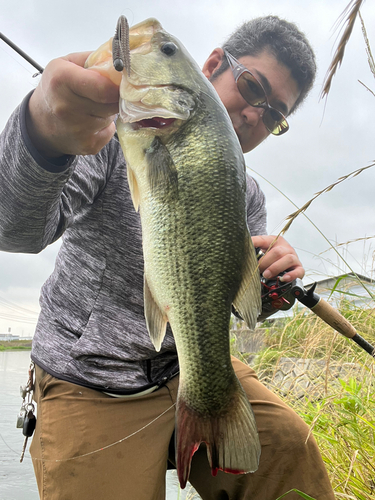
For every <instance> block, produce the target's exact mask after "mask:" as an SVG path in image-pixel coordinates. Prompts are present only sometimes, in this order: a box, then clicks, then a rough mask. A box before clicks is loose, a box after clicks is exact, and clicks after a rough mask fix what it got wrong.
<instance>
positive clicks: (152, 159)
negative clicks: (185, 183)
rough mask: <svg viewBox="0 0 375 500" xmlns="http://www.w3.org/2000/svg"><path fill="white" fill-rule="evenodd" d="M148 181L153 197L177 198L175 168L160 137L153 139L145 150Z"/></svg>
mask: <svg viewBox="0 0 375 500" xmlns="http://www.w3.org/2000/svg"><path fill="white" fill-rule="evenodd" d="M146 160H147V166H148V180H149V184H150V187H151V191H152V193H153V195H154V196H165V195H167V196H168V197H170V198H174V199H176V198H177V195H178V177H177V170H176V166H175V164H174V162H173V159H172V157H171V155H170V153H169V151H168V149H167V147H166V146H164V144H163V143H162V141H161V139H160V137H157V136H156V137H155V138H154V140H153V141H152V143H151V145H150V147H149V148H147V149H146Z"/></svg>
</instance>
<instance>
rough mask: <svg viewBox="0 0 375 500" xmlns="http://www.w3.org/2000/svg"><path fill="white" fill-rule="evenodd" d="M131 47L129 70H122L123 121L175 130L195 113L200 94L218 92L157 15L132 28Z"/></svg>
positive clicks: (132, 124) (135, 127) (139, 127)
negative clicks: (164, 27) (214, 90)
mask: <svg viewBox="0 0 375 500" xmlns="http://www.w3.org/2000/svg"><path fill="white" fill-rule="evenodd" d="M129 48H130V71H129V73H128V72H127V71H126V70H124V71H123V72H122V79H121V84H120V115H119V121H121V122H122V123H123V124H126V123H128V124H131V127H132V128H133V130H138V129H141V128H142V129H153V130H155V129H157V130H158V133H159V132H160V133H163V129H167V130H168V131H170V130H171V129H175V128H176V127H178V126H180V125H181V121H182V122H184V121H186V120H189V118H191V117H192V116H193V115H194V112H195V110H196V108H197V107H198V104H197V103H198V98H197V97H198V96H199V93H200V92H202V91H204V92H205V93H213V94H214V92H212V90H211V89H209V86H211V84H210V83H209V82H208V80H207V79H206V77H205V76H204V75H203V73H202V72H201V70H200V68H199V66H198V65H197V63H196V62H195V61H194V59H193V58H192V57H191V56H190V54H189V53H188V51H187V50H186V49H185V47H184V46H183V44H182V43H181V42H180V41H179V40H178V39H177V38H176V37H174V36H173V35H171V34H169V33H167V32H166V31H165V30H164V29H163V27H162V26H161V24H160V22H159V21H157V20H156V19H147V20H146V21H143V22H142V23H139V24H137V25H135V26H133V27H132V28H131V29H130V31H129ZM219 105H221V103H220V104H219ZM167 130H166V131H167Z"/></svg>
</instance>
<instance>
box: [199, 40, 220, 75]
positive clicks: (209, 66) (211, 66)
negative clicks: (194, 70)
mask: <svg viewBox="0 0 375 500" xmlns="http://www.w3.org/2000/svg"><path fill="white" fill-rule="evenodd" d="M223 56H224V51H223V49H220V48H217V49H214V50H213V51H212V52H211V54H210V55H209V56H208V59H207V60H206V62H205V63H204V65H203V68H202V72H203V74H204V76H206V77H207V78H208V79H210V78H211V76H212V75H213V74H214V73H215V71H217V70H218V69H219V68H220V66H221V63H222V61H223Z"/></svg>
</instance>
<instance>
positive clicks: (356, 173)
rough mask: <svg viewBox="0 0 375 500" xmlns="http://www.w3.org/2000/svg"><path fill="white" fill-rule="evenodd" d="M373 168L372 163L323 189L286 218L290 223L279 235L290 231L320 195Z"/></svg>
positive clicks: (373, 164)
mask: <svg viewBox="0 0 375 500" xmlns="http://www.w3.org/2000/svg"><path fill="white" fill-rule="evenodd" d="M373 166H375V163H372V164H371V165H368V166H367V167H362V168H358V169H357V170H354V171H353V172H350V174H347V175H344V176H342V177H339V178H338V179H337V181H336V182H334V183H333V184H330V185H329V186H327V187H326V188H324V189H322V190H321V191H319V192H318V193H315V195H314V196H313V197H312V198H311V200H309V201H308V202H306V203H305V204H304V205H303V207H301V208H299V209H298V210H296V211H295V212H293V213H292V214H290V215H288V216H287V217H286V220H287V221H288V222H287V223H286V224H285V226H284V227H283V228H282V230H281V231H280V233H279V235H283V234H285V233H286V232H287V231H288V229H289V228H290V226H291V225H292V223H293V221H294V220H295V219H296V218H297V217H298V216H299V215H300V214H301V213H303V212H305V211H306V210H307V209H308V208H309V206H310V205H311V203H312V202H313V201H314V200H316V198H318V197H319V196H320V195H322V194H323V193H328V191H331V190H332V189H333V188H334V187H335V186H337V185H338V184H341V182H344V181H346V180H347V179H349V178H353V177H357V175H359V174H361V173H362V172H364V171H365V170H367V169H369V168H371V167H373Z"/></svg>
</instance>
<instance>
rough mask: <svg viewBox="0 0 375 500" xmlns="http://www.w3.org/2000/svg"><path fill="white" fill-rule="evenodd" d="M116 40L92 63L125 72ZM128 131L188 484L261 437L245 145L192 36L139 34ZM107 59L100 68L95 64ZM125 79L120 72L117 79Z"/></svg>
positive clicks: (156, 26)
mask: <svg viewBox="0 0 375 500" xmlns="http://www.w3.org/2000/svg"><path fill="white" fill-rule="evenodd" d="M108 47H109V45H104V46H102V47H101V48H100V49H99V50H98V51H97V53H94V54H93V55H91V56H90V58H91V60H90V58H89V60H88V62H87V66H88V67H93V68H94V69H99V70H100V71H101V72H102V73H103V74H105V72H106V71H107V70H103V68H104V66H105V65H106V64H107V62H108V65H109V67H110V69H109V70H108V76H109V77H110V78H111V79H112V80H113V78H117V81H118V74H117V75H113V72H115V70H114V69H113V66H112V58H111V57H110V58H108V61H106V56H104V55H103V54H104V52H105V51H107V52H108V51H109V48H108ZM129 48H130V58H131V61H130V72H129V73H128V74H127V72H126V71H123V72H122V75H121V83H120V96H121V98H120V116H119V119H118V121H117V131H118V136H119V139H120V143H121V146H122V149H123V152H124V156H125V159H126V163H127V172H128V180H129V186H130V191H131V195H132V199H133V203H134V207H135V209H136V210H138V209H139V211H140V216H141V223H142V235H143V253H144V261H145V272H144V306H145V318H146V323H147V328H148V330H149V333H150V337H151V340H152V342H153V344H154V346H155V348H156V350H160V347H161V344H162V341H163V338H164V335H165V330H166V325H167V322H169V323H170V325H171V328H172V331H173V335H174V337H175V341H176V347H177V352H178V357H179V363H180V384H179V394H178V400H177V409H176V451H177V472H178V477H179V481H180V484H181V487H182V488H184V487H185V485H186V482H187V480H188V477H189V472H190V464H191V459H192V456H193V455H194V453H195V452H196V450H197V449H198V448H199V445H200V444H201V443H202V442H205V443H206V445H207V455H208V460H209V462H210V465H211V470H212V474H213V475H216V473H217V471H218V470H223V471H226V472H231V473H246V472H253V471H255V470H256V469H257V468H258V463H259V456H260V442H259V437H258V432H257V428H256V423H255V419H254V415H253V412H252V409H251V406H250V404H249V402H248V399H247V397H246V394H245V393H244V391H243V389H242V386H241V384H240V382H239V381H238V379H237V377H236V375H235V373H234V370H233V367H232V364H231V360H230V346H229V322H230V316H231V306H232V303H233V304H234V306H235V307H236V309H237V310H238V311H239V313H240V314H241V316H242V317H243V318H245V320H246V322H247V324H248V325H249V327H250V328H253V327H254V326H255V323H256V318H257V315H258V314H259V311H260V308H261V301H260V280H259V272H258V267H257V259H256V257H255V252H254V248H253V245H252V242H251V238H250V233H249V231H248V228H247V222H246V200H245V195H246V193H245V189H246V177H245V165H244V159H243V154H242V150H241V146H240V144H239V142H238V139H237V136H236V134H235V132H234V130H233V126H232V123H231V121H230V118H229V116H228V114H227V112H226V110H225V108H224V106H223V105H222V103H221V101H220V98H219V97H218V95H217V94H216V92H215V90H214V89H213V87H212V85H211V84H210V83H209V81H208V80H207V79H206V77H205V76H204V75H203V74H202V72H201V70H200V68H199V67H198V65H197V64H196V63H195V61H194V60H193V59H192V58H191V56H190V55H189V54H188V52H187V51H186V49H185V48H184V47H183V46H182V44H181V43H180V42H179V41H178V40H177V39H176V38H174V37H173V36H172V35H170V34H168V33H167V32H166V31H164V30H163V28H162V27H161V25H160V23H159V22H158V21H157V20H155V19H149V20H146V21H144V22H143V23H140V24H138V25H136V26H134V27H132V28H131V29H130V31H129ZM95 65H96V68H95ZM113 81H114V80H113Z"/></svg>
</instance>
